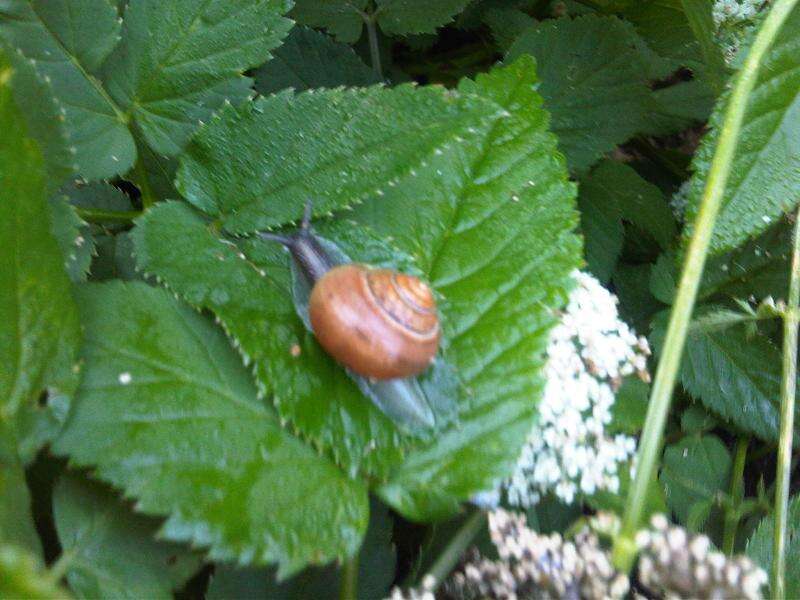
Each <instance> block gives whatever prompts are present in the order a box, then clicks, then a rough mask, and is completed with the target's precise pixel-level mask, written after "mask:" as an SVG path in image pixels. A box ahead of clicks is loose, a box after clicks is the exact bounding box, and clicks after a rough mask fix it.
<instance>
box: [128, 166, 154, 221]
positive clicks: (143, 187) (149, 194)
mask: <svg viewBox="0 0 800 600" xmlns="http://www.w3.org/2000/svg"><path fill="white" fill-rule="evenodd" d="M131 177H132V179H133V182H134V183H135V184H136V187H138V188H139V192H140V193H141V194H142V206H143V207H144V208H145V210H146V209H148V208H150V207H151V206H152V205H153V204H155V201H156V197H155V196H154V195H153V190H152V189H151V188H150V181H149V180H148V178H147V170H146V169H145V168H144V164H143V163H142V161H141V160H137V161H136V164H135V165H133V169H132V170H131Z"/></svg>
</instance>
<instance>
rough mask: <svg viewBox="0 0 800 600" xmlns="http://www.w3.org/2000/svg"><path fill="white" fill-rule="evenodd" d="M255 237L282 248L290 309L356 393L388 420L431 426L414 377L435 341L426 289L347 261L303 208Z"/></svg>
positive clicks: (415, 282)
mask: <svg viewBox="0 0 800 600" xmlns="http://www.w3.org/2000/svg"><path fill="white" fill-rule="evenodd" d="M260 235H261V237H262V238H264V239H267V240H274V241H278V242H280V243H281V244H283V245H284V246H285V247H286V248H287V249H288V250H289V251H290V253H291V255H292V276H293V297H294V303H295V309H296V310H297V313H298V315H299V316H300V318H301V320H302V321H303V323H304V324H305V325H306V328H307V329H309V330H310V331H311V332H312V333H313V334H314V336H315V338H316V339H317V341H318V342H319V344H320V346H322V348H323V349H325V351H326V352H327V353H328V354H329V355H330V356H331V357H333V358H334V359H335V360H336V361H337V362H339V363H340V364H342V365H343V366H344V367H346V370H347V373H348V374H349V375H350V377H351V378H352V379H353V380H354V381H355V383H356V384H357V385H358V387H359V389H360V390H361V392H362V393H364V394H365V395H366V396H367V397H369V398H370V399H371V400H372V401H373V402H374V403H375V404H376V405H377V406H378V407H379V408H380V409H381V410H383V412H385V413H386V414H387V415H389V416H390V417H391V418H393V419H394V420H395V421H398V422H400V423H402V424H404V425H406V426H410V427H412V428H430V427H432V426H433V425H434V424H435V418H434V415H433V411H432V410H431V408H430V406H429V403H428V399H427V398H426V394H425V392H424V390H423V389H422V386H421V385H420V383H419V381H418V380H417V377H416V376H417V375H419V374H420V373H422V372H423V371H425V370H426V369H428V367H429V366H430V365H431V364H432V363H433V362H434V360H435V357H436V353H437V350H438V347H439V340H440V326H439V318H438V314H437V310H436V301H435V299H434V296H433V293H432V291H431V289H430V287H429V286H428V285H426V284H425V283H424V282H423V281H421V280H420V279H419V278H417V277H414V276H412V275H407V274H403V273H398V272H396V271H393V270H390V269H376V268H371V267H369V266H367V265H362V264H358V263H353V262H352V261H351V260H350V258H349V257H348V256H346V255H345V254H344V252H342V250H341V249H340V248H339V247H338V246H337V245H336V244H334V243H333V242H331V241H330V240H327V239H325V238H322V237H320V236H318V235H316V234H315V233H314V232H313V231H312V230H311V227H310V214H309V210H308V209H307V211H306V216H305V217H304V219H303V224H302V226H301V227H300V229H299V230H298V231H297V232H295V233H294V234H292V235H290V236H284V235H277V234H272V233H261V234H260Z"/></svg>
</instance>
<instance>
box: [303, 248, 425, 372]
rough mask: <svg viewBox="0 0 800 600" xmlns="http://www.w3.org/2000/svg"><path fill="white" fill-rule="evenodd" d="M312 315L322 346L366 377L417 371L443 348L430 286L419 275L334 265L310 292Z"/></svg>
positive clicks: (309, 308) (315, 333)
mask: <svg viewBox="0 0 800 600" xmlns="http://www.w3.org/2000/svg"><path fill="white" fill-rule="evenodd" d="M308 313H309V317H310V318H311V328H312V329H313V330H314V335H316V337H317V340H318V341H319V343H320V345H321V346H322V347H323V348H325V350H326V351H327V352H328V353H329V354H330V355H331V356H333V358H335V359H336V360H337V361H339V362H340V363H342V364H343V365H345V366H346V367H349V368H350V369H352V370H353V371H354V372H355V373H358V374H359V375H363V376H365V377H372V378H374V379H394V378H395V377H409V376H411V375H416V374H417V373H420V372H422V371H424V370H425V369H426V368H427V366H428V365H429V364H430V363H431V360H433V357H434V356H435V355H436V351H437V349H438V347H439V318H438V316H437V314H436V301H435V299H434V297H433V293H432V292H431V289H430V288H429V287H428V286H427V285H426V284H425V283H423V282H422V281H420V280H419V279H418V278H416V277H412V276H410V275H403V274H402V273H396V272H395V271H390V270H388V269H370V268H369V267H365V266H364V265H357V264H348V265H341V266H338V267H334V268H333V269H331V270H330V271H328V272H327V273H325V275H323V276H322V277H321V278H320V279H319V281H317V283H316V285H315V286H314V289H313V290H311V298H310V299H309V305H308Z"/></svg>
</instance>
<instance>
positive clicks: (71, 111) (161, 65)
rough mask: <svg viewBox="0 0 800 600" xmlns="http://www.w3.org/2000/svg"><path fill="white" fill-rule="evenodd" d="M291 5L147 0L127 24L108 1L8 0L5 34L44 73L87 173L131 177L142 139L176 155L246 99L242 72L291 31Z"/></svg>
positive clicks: (128, 12) (2, 16)
mask: <svg viewBox="0 0 800 600" xmlns="http://www.w3.org/2000/svg"><path fill="white" fill-rule="evenodd" d="M288 9H289V2H288V0H235V1H231V0H208V1H206V0H178V1H175V2H160V1H158V0H141V1H137V2H134V3H132V4H130V6H127V8H126V9H125V20H124V23H123V25H122V28H120V23H122V21H121V20H120V18H119V15H118V12H117V10H116V8H115V7H114V6H113V5H112V3H110V2H108V0H53V1H51V0H8V1H7V2H5V3H4V4H3V5H2V6H0V37H2V38H4V39H5V40H6V41H7V42H8V43H9V44H11V45H12V46H14V47H15V48H18V49H19V50H21V52H22V53H23V54H24V55H25V56H26V57H28V58H31V59H34V60H35V61H36V64H37V67H38V69H39V70H40V71H41V72H42V73H43V74H44V75H46V76H47V78H48V81H49V82H50V83H51V84H52V87H53V91H54V92H55V94H56V96H57V97H58V99H59V100H60V101H61V102H62V103H63V104H64V107H65V109H66V118H67V126H68V131H69V133H70V141H71V143H72V144H73V145H74V147H75V151H76V160H77V163H78V169H79V171H80V173H81V175H83V176H84V177H86V178H88V179H100V178H103V177H110V176H113V175H117V174H124V173H126V172H127V171H128V170H129V169H130V168H131V167H132V166H133V164H134V162H135V160H136V158H137V148H136V146H137V140H138V143H139V144H140V145H141V144H142V143H144V142H142V141H141V138H144V140H145V141H146V143H147V144H150V145H151V146H152V149H153V150H155V151H156V152H157V153H158V154H159V155H162V154H175V153H177V152H178V151H179V150H180V149H181V148H182V146H183V144H184V143H185V142H186V140H187V139H188V137H189V136H190V135H191V134H192V132H193V131H194V129H195V128H196V126H197V123H198V121H201V120H204V119H207V118H208V117H209V116H210V115H211V114H212V112H213V111H214V110H215V109H216V108H218V107H219V106H221V105H222V104H223V103H224V101H225V100H226V99H228V98H230V99H240V98H242V93H243V92H245V93H246V91H247V88H248V85H249V82H248V81H247V80H244V79H242V77H241V73H242V72H243V71H244V70H246V69H248V68H251V67H254V66H256V65H259V64H261V63H262V62H264V61H265V60H266V59H268V58H269V56H270V54H269V51H270V50H271V49H272V48H274V47H275V46H277V45H278V44H279V43H280V41H281V39H282V38H283V36H284V35H286V33H287V31H288V30H289V28H290V27H291V24H292V22H291V21H290V20H288V19H285V18H283V17H281V15H282V14H283V13H284V12H286V11H287V10H288ZM134 123H135V125H136V126H137V127H136V129H137V136H136V138H137V139H135V138H134V135H133V134H132V131H131V129H130V127H131V125H132V124H134Z"/></svg>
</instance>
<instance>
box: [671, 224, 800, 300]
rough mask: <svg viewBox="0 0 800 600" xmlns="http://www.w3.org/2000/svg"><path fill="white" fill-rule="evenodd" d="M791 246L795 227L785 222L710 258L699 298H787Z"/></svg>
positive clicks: (704, 272)
mask: <svg viewBox="0 0 800 600" xmlns="http://www.w3.org/2000/svg"><path fill="white" fill-rule="evenodd" d="M791 246H792V226H791V224H790V223H787V222H786V221H785V220H782V221H781V222H780V223H778V224H776V225H775V226H774V227H771V228H770V229H768V230H767V231H765V232H764V233H762V234H761V235H760V236H759V237H757V238H755V239H753V240H749V241H747V242H745V243H744V244H742V245H741V246H739V247H738V248H735V249H733V250H730V251H729V252H725V253H723V254H720V255H718V256H712V257H710V258H709V260H708V262H707V263H706V268H705V270H704V271H703V280H702V281H701V283H700V291H699V292H698V294H699V297H700V298H703V299H705V298H713V297H718V296H726V297H738V298H750V297H751V296H752V297H753V298H755V299H757V300H762V299H764V298H766V297H767V296H773V297H774V298H786V295H787V293H788V291H789V290H788V286H789V249H790V248H791ZM673 265H674V263H673Z"/></svg>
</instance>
